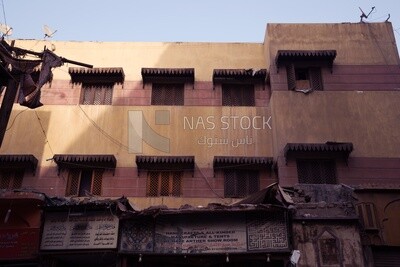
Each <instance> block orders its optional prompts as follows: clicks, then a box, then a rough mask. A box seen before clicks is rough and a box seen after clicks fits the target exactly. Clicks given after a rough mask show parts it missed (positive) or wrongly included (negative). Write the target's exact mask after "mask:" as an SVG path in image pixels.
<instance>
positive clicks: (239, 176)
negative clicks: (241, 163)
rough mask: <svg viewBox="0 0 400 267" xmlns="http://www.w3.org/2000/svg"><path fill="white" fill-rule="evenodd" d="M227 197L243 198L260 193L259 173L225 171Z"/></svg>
mask: <svg viewBox="0 0 400 267" xmlns="http://www.w3.org/2000/svg"><path fill="white" fill-rule="evenodd" d="M224 178H225V181H224V184H225V197H232V198H242V197H245V196H247V195H249V194H252V193H255V192H257V191H259V188H260V181H259V173H258V171H252V170H225V171H224Z"/></svg>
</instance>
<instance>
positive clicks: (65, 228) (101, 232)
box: [40, 212, 118, 250]
mask: <svg viewBox="0 0 400 267" xmlns="http://www.w3.org/2000/svg"><path fill="white" fill-rule="evenodd" d="M117 240H118V218H117V217H116V216H114V215H111V214H110V213H103V212H102V213H98V212H87V213H82V214H73V213H68V212H52V213H50V212H49V213H47V214H46V220H45V223H44V227H43V236H42V243H41V246H40V248H41V249H42V250H61V249H63V250H64V249H110V248H116V247H117Z"/></svg>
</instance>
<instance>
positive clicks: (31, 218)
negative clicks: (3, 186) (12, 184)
mask: <svg viewBox="0 0 400 267" xmlns="http://www.w3.org/2000/svg"><path fill="white" fill-rule="evenodd" d="M44 202H45V196H44V195H43V194H40V193H34V192H26V191H18V190H1V191H0V266H38V252H39V239H40V226H41V216H42V213H41V208H42V206H43V204H44Z"/></svg>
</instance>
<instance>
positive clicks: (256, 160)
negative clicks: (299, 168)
mask: <svg viewBox="0 0 400 267" xmlns="http://www.w3.org/2000/svg"><path fill="white" fill-rule="evenodd" d="M273 164H274V161H273V158H270V157H235V156H215V157H214V161H213V167H214V171H215V170H216V169H229V168H234V169H245V170H261V169H271V168H272V166H273Z"/></svg>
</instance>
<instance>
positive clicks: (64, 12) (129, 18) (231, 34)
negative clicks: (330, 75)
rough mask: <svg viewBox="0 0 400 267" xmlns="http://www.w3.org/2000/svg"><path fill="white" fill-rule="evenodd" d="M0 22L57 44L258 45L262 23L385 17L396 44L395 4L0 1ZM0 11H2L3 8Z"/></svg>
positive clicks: (399, 1) (20, 34)
mask: <svg viewBox="0 0 400 267" xmlns="http://www.w3.org/2000/svg"><path fill="white" fill-rule="evenodd" d="M0 3H1V11H0V22H1V23H3V24H4V23H6V24H7V25H10V26H11V27H13V34H12V36H11V37H9V38H12V39H43V38H44V33H43V30H42V28H43V25H45V24H47V25H48V26H49V27H50V28H51V29H53V30H57V32H56V33H55V34H54V35H53V37H52V39H53V40H60V41H143V42H257V43H262V42H263V41H264V34H265V28H266V24H267V23H269V22H270V23H341V22H359V21H360V14H361V11H360V10H359V7H361V8H362V9H363V10H364V12H365V13H367V14H368V13H369V12H370V11H371V8H372V7H373V6H375V9H374V11H373V12H372V13H371V14H370V16H369V18H368V19H367V20H366V21H368V22H382V21H385V20H386V19H387V17H388V14H389V13H390V16H391V17H390V19H389V21H391V22H392V25H393V29H394V31H395V36H396V39H397V43H399V42H400V0H375V1H370V0H330V1H324V0H303V1H295V0H291V1H289V0H279V1H277V0H276V1H269V0H241V1H239V0H197V1H195V0H152V1H151V0H150V1H145V0H142V1H137V0H113V1H111V0H108V1H103V0H79V1H78V0H68V1H57V0H0ZM3 7H4V8H3Z"/></svg>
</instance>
